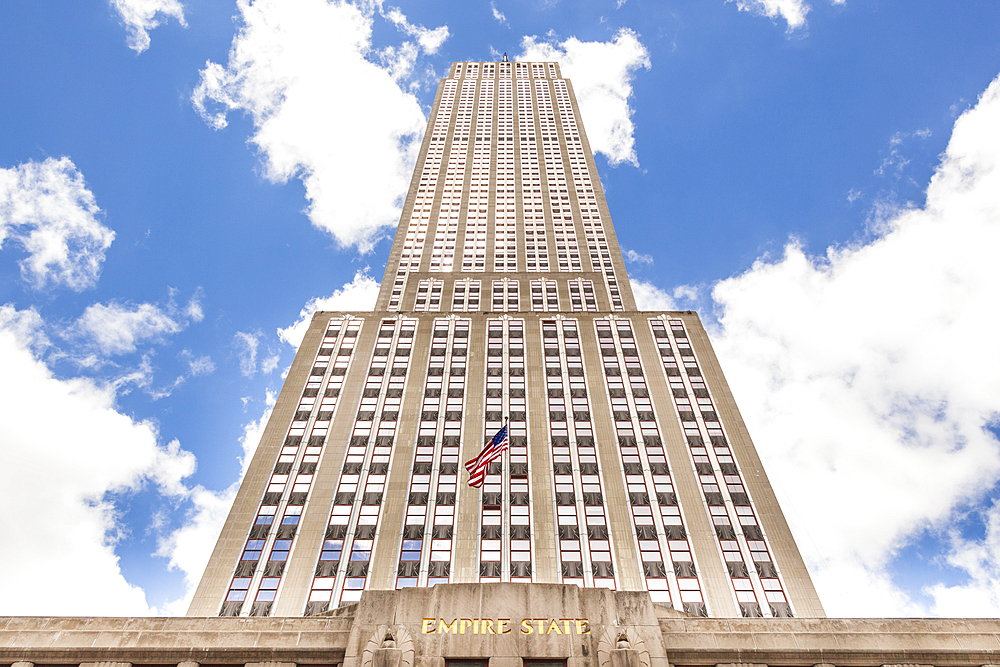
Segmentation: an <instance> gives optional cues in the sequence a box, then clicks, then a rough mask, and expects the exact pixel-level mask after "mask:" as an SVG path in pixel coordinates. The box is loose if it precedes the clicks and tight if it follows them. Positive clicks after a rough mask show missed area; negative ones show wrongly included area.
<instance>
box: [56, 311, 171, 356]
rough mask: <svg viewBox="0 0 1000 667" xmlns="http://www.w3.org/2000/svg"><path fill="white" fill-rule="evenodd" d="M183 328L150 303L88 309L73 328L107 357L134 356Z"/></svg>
mask: <svg viewBox="0 0 1000 667" xmlns="http://www.w3.org/2000/svg"><path fill="white" fill-rule="evenodd" d="M182 328H183V325H182V324H181V323H180V322H179V321H177V320H176V319H174V318H173V317H171V316H170V315H168V314H167V313H166V312H164V311H163V310H162V309H161V308H160V307H159V306H156V305H154V304H151V303H140V304H138V305H131V306H124V305H121V304H118V303H115V302H111V303H110V304H108V305H104V304H103V303H95V304H92V305H90V306H87V309H86V310H85V311H83V315H82V316H81V317H80V319H79V320H77V321H76V323H75V324H74V326H73V333H74V334H75V335H76V336H77V337H81V338H87V339H89V340H90V341H92V342H93V343H94V345H95V346H96V347H97V349H98V350H100V352H101V353H102V354H105V355H113V354H125V353H127V352H135V349H136V345H138V344H140V343H142V342H144V341H147V340H157V341H158V340H162V339H163V336H164V335H166V334H174V333H177V332H178V331H180V330H181V329H182Z"/></svg>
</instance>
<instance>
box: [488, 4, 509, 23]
mask: <svg viewBox="0 0 1000 667" xmlns="http://www.w3.org/2000/svg"><path fill="white" fill-rule="evenodd" d="M490 11H492V12H493V18H495V19H496V20H497V21H499V22H500V24H501V25H503V24H504V23H506V22H507V15H506V14H504V13H503V12H502V11H500V10H499V9H497V3H496V0H490Z"/></svg>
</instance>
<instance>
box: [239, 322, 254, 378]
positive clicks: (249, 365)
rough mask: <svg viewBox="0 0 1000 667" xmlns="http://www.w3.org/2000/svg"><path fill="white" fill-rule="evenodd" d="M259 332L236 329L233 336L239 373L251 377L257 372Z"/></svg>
mask: <svg viewBox="0 0 1000 667" xmlns="http://www.w3.org/2000/svg"><path fill="white" fill-rule="evenodd" d="M259 337H260V334H256V333H244V332H242V331H237V332H236V335H235V336H233V347H235V348H236V355H237V356H238V357H239V360H240V374H241V375H243V377H248V378H252V377H253V376H254V374H255V373H256V372H257V347H258V345H260V342H259V341H258V338H259Z"/></svg>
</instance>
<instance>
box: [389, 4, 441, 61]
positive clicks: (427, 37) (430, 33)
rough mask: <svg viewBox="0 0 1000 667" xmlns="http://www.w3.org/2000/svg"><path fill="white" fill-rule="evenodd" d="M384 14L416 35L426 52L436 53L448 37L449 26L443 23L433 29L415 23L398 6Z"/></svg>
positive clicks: (412, 34)
mask: <svg viewBox="0 0 1000 667" xmlns="http://www.w3.org/2000/svg"><path fill="white" fill-rule="evenodd" d="M384 16H385V17H386V18H387V19H389V20H390V21H392V22H393V23H394V24H396V27H397V28H399V29H400V30H402V31H403V32H404V33H406V34H407V35H409V36H411V37H414V38H415V39H416V40H417V44H419V45H420V48H422V49H423V50H424V51H425V52H426V53H430V54H434V53H437V52H438V49H440V48H441V45H442V44H444V42H445V40H446V39H448V26H446V25H443V26H439V27H437V28H434V29H433V30H431V29H430V28H425V27H424V26H422V25H413V24H412V23H410V22H409V21H408V20H407V19H406V15H404V14H403V12H401V11H400V10H399V8H397V7H393V8H392V9H390V10H389V11H388V12H386V13H385V14H384Z"/></svg>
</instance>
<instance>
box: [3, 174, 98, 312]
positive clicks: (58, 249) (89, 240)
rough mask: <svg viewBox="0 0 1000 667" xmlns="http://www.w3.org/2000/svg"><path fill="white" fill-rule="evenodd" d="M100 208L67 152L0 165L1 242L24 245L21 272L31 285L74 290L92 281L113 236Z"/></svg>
mask: <svg viewBox="0 0 1000 667" xmlns="http://www.w3.org/2000/svg"><path fill="white" fill-rule="evenodd" d="M100 213H101V210H100V209H99V208H97V203H96V201H95V200H94V194H93V193H92V192H91V191H90V190H88V189H87V185H86V184H85V183H84V181H83V174H81V173H80V172H79V171H77V169H76V166H75V165H74V164H73V162H72V161H71V160H70V159H69V158H67V157H64V158H60V159H58V160H57V159H55V158H48V159H47V160H45V161H44V162H35V161H33V160H29V161H28V162H25V163H23V164H20V165H18V166H17V167H14V168H12V169H0V245H2V244H3V242H4V241H5V240H6V239H8V238H9V239H12V240H15V241H17V242H18V243H19V244H20V245H21V246H22V247H23V248H24V250H25V252H26V253H27V255H28V256H27V257H26V258H24V259H23V260H21V262H20V266H21V276H22V277H23V278H24V279H25V280H26V281H27V282H29V283H31V285H32V286H33V287H35V288H36V289H41V288H43V287H45V286H46V285H48V284H49V283H51V284H53V285H61V286H63V287H68V288H70V289H73V290H76V291H78V292H79V291H82V290H84V289H86V288H88V287H93V286H94V285H95V284H96V283H97V279H98V277H99V276H100V274H101V263H102V262H103V261H104V252H105V251H106V250H107V249H108V247H110V245H111V242H112V241H113V240H114V238H115V233H114V232H113V231H111V230H110V229H108V228H107V227H105V226H104V225H103V224H101V222H100V221H99V220H98V216H99V215H100Z"/></svg>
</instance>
